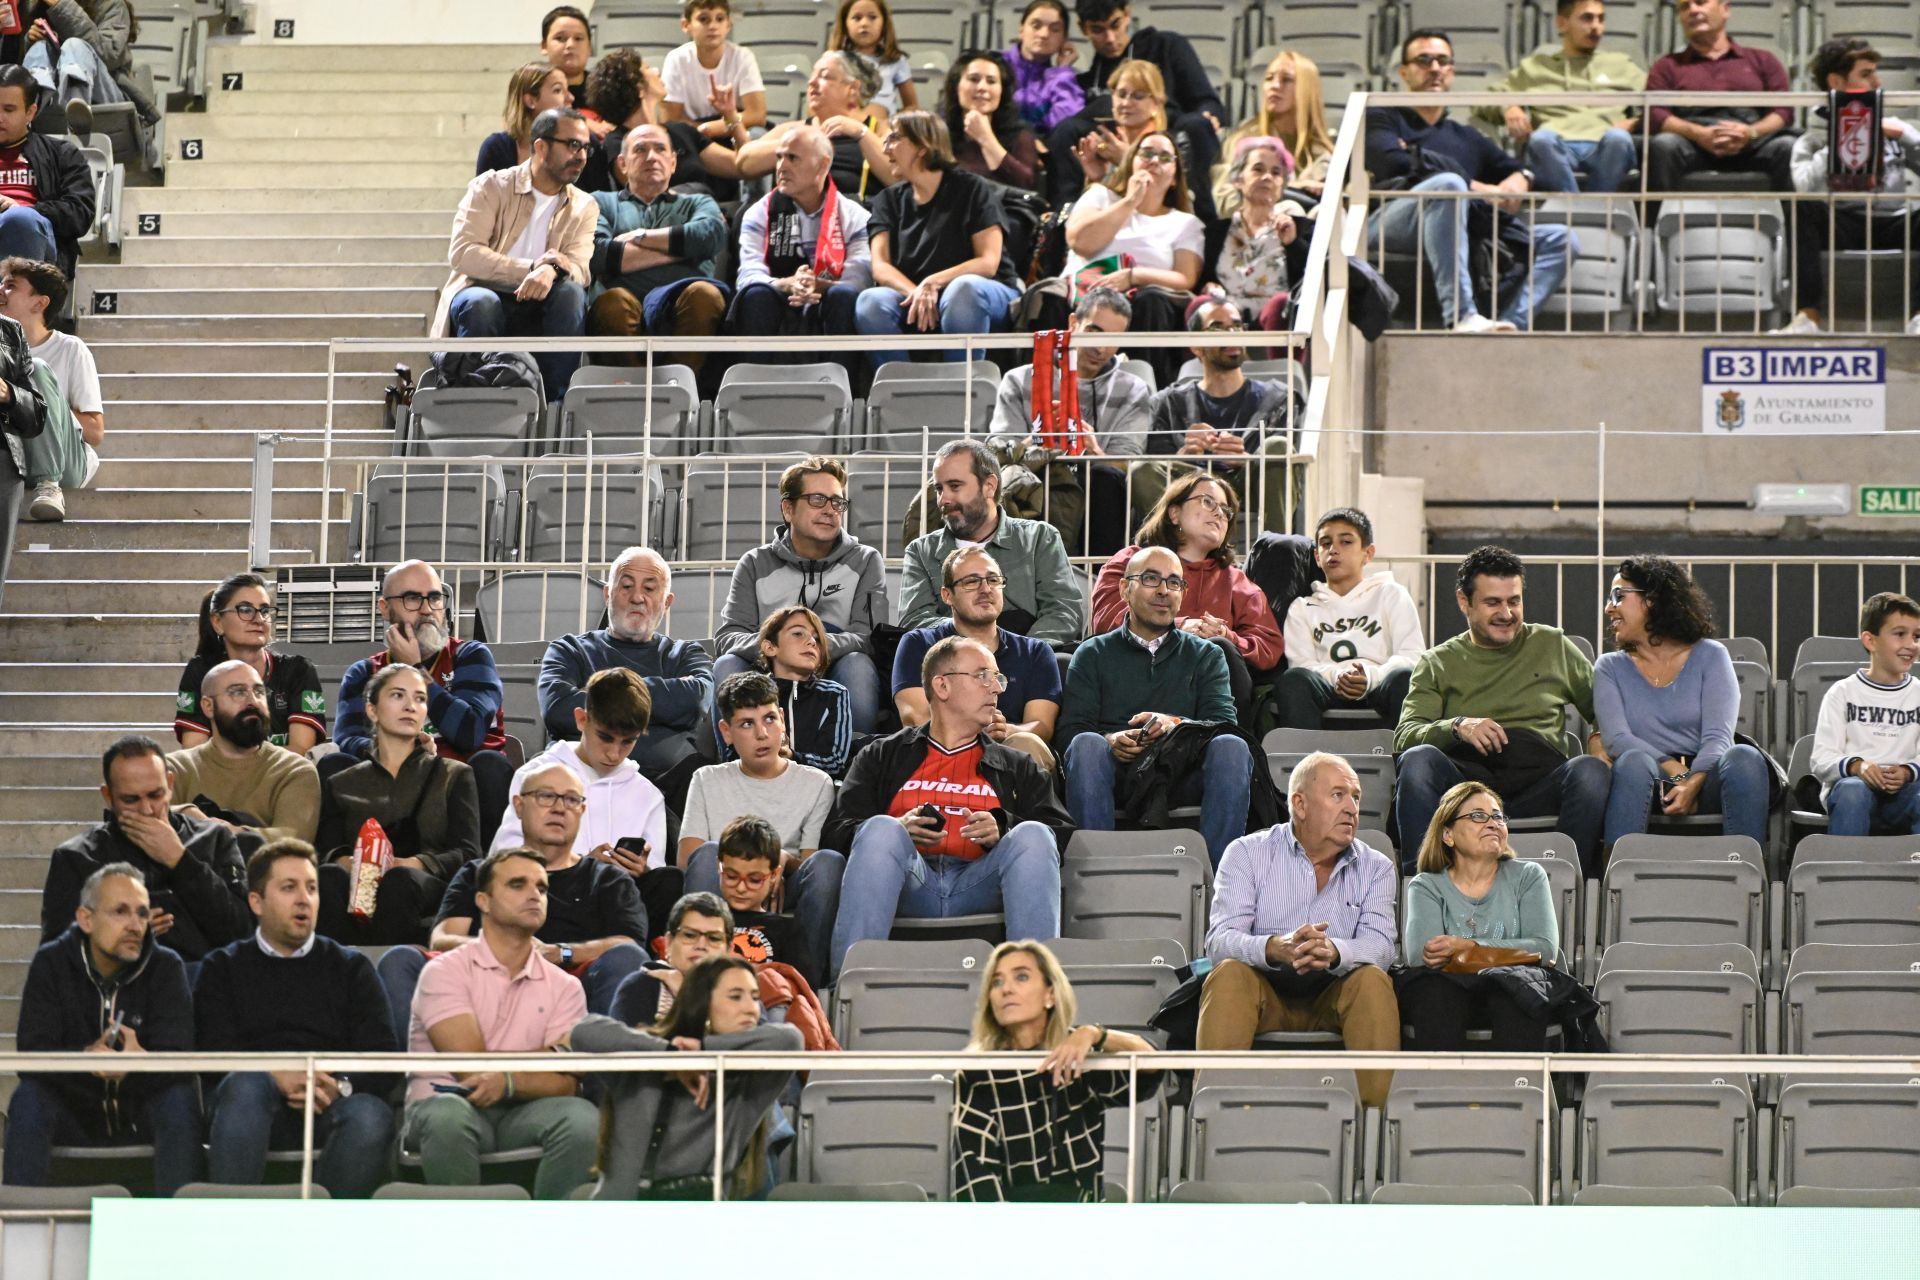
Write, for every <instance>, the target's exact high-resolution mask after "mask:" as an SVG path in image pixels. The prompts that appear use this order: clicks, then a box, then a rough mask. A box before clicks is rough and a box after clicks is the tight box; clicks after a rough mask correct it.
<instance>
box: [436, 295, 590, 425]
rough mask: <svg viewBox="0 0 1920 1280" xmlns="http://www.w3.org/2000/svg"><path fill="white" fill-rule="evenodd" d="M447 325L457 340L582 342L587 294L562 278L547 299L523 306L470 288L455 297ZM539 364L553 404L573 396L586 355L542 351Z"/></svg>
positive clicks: (584, 329) (514, 300) (537, 359)
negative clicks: (572, 386)
mask: <svg viewBox="0 0 1920 1280" xmlns="http://www.w3.org/2000/svg"><path fill="white" fill-rule="evenodd" d="M447 323H448V324H449V326H451V328H450V332H451V333H452V334H453V336H454V337H456V338H508V337H546V338H577V337H579V336H580V335H581V334H582V333H584V332H586V324H587V291H586V290H585V289H582V288H581V287H580V286H579V285H578V284H576V283H574V281H572V280H571V279H568V278H566V277H562V278H561V279H559V280H556V281H554V282H553V287H552V288H551V289H549V290H547V296H546V297H544V298H541V299H539V300H538V301H532V302H521V301H520V300H519V299H517V298H515V297H514V296H513V291H512V290H510V289H509V290H504V291H503V290H500V289H494V288H491V287H489V286H487V285H484V284H470V285H468V286H467V287H466V288H464V289H462V290H461V291H460V292H459V293H457V294H455V295H454V297H453V304H452V306H451V307H450V308H448V311H447ZM534 363H536V364H538V365H539V366H540V376H541V377H542V378H543V379H545V380H546V384H547V399H549V400H558V399H560V398H561V397H563V396H565V395H566V394H567V383H569V382H571V381H572V380H573V371H574V370H575V369H578V368H579V367H580V353H579V352H578V351H542V352H541V353H539V354H538V355H536V356H535V357H534Z"/></svg>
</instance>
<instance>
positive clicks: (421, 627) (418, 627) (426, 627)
mask: <svg viewBox="0 0 1920 1280" xmlns="http://www.w3.org/2000/svg"><path fill="white" fill-rule="evenodd" d="M413 640H414V643H415V644H417V645H419V646H420V661H421V662H423V663H427V662H431V661H433V659H434V658H435V657H436V656H438V655H439V653H440V651H441V650H442V649H444V648H446V647H447V633H446V632H445V631H443V630H442V629H441V628H440V626H439V624H437V623H432V622H416V623H414V624H413Z"/></svg>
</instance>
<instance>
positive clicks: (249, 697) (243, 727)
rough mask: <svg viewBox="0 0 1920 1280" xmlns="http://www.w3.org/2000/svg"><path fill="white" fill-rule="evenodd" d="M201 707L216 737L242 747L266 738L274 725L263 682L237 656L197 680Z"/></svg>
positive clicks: (250, 746) (251, 745)
mask: <svg viewBox="0 0 1920 1280" xmlns="http://www.w3.org/2000/svg"><path fill="white" fill-rule="evenodd" d="M200 711H201V714H202V715H204V716H206V717H207V721H208V723H210V724H211V725H212V726H213V736H214V737H215V738H217V739H219V740H220V741H222V742H224V743H225V744H226V745H228V746H230V747H235V748H238V749H239V750H242V751H251V750H253V749H254V748H255V747H258V746H259V745H260V744H261V743H263V742H265V741H266V740H267V735H268V733H269V732H270V731H271V730H272V727H273V719H272V713H271V712H270V711H269V710H268V707H267V686H266V684H265V682H263V681H262V680H261V679H260V673H259V672H258V671H255V670H254V669H253V667H252V666H250V665H249V664H247V663H245V662H240V661H238V660H235V661H231V662H223V663H221V664H220V665H219V666H217V667H215V668H214V669H213V670H211V671H209V672H207V674H206V677H205V678H204V679H202V680H201V681H200Z"/></svg>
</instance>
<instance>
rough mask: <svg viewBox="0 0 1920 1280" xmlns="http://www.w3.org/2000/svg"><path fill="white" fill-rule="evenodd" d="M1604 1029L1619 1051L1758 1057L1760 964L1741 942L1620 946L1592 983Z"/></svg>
mask: <svg viewBox="0 0 1920 1280" xmlns="http://www.w3.org/2000/svg"><path fill="white" fill-rule="evenodd" d="M1593 996H1594V999H1595V1000H1597V1001H1599V1003H1600V1029H1601V1031H1602V1032H1604V1033H1605V1035H1606V1037H1607V1045H1608V1047H1609V1048H1610V1049H1612V1050H1613V1051H1614V1052H1616V1053H1696V1054H1713V1055H1716V1056H1719V1057H1730V1056H1733V1055H1737V1054H1750V1053H1758V1052H1760V1051H1761V1049H1762V1048H1763V1046H1762V1044H1761V1029H1762V1014H1763V1010H1764V992H1763V989H1762V987H1761V983H1760V965H1759V961H1758V960H1757V959H1755V957H1754V955H1753V953H1752V952H1750V951H1748V950H1747V949H1746V948H1745V947H1743V946H1741V945H1739V944H1738V943H1730V942H1727V943H1716V944H1710V945H1698V944H1678V945H1677V944H1670V943H1644V942H1618V943H1615V944H1614V945H1613V946H1611V947H1608V948H1607V950H1606V954H1604V955H1603V956H1601V957H1600V972H1599V976H1598V977H1597V978H1596V979H1595V981H1594V984H1593Z"/></svg>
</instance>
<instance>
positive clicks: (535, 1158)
mask: <svg viewBox="0 0 1920 1280" xmlns="http://www.w3.org/2000/svg"><path fill="white" fill-rule="evenodd" d="M540 1155H541V1151H540V1148H539V1147H508V1148H507V1149H506V1150H505V1151H484V1152H482V1153H481V1154H480V1183H481V1185H482V1186H489V1187H490V1186H495V1185H508V1186H519V1187H525V1188H527V1189H529V1190H531V1189H532V1187H533V1176H534V1174H535V1172H536V1171H537V1170H538V1169H539V1167H540ZM399 1165H400V1168H401V1169H402V1170H403V1171H404V1172H411V1173H414V1174H416V1175H418V1174H419V1170H420V1153H419V1152H417V1151H409V1150H407V1149H406V1147H404V1146H402V1147H401V1148H400V1155H399ZM403 1176H404V1173H403ZM592 1189H593V1184H592V1183H586V1184H583V1185H582V1186H581V1187H580V1188H578V1189H577V1190H575V1191H574V1193H573V1196H572V1198H573V1199H579V1200H584V1199H587V1198H588V1196H586V1195H583V1194H582V1193H583V1192H591V1191H592Z"/></svg>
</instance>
